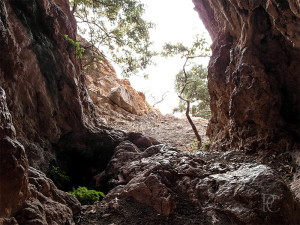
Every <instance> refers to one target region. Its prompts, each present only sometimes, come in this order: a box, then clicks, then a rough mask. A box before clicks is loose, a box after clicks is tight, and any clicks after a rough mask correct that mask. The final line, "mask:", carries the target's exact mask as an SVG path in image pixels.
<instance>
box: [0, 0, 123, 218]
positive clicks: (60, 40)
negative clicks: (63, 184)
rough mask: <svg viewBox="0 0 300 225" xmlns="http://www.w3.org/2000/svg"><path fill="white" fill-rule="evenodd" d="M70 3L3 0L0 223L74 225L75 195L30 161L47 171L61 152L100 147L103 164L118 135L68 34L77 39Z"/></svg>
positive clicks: (0, 20) (0, 33) (0, 16)
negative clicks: (99, 110) (102, 116)
mask: <svg viewBox="0 0 300 225" xmlns="http://www.w3.org/2000/svg"><path fill="white" fill-rule="evenodd" d="M69 8H70V7H69V3H68V1H65V0H54V1H52V0H51V1H50V0H45V1H36V0H32V1H27V0H17V1H14V0H4V1H0V46H1V51H0V86H1V88H0V184H1V185H0V218H1V219H0V224H1V223H5V224H7V223H10V224H16V223H17V222H19V223H21V224H47V223H48V224H72V223H73V214H74V213H77V212H78V210H79V209H80V204H79V203H78V201H77V200H75V199H74V198H73V197H72V196H70V195H69V194H67V193H64V192H62V191H59V190H58V189H57V188H56V187H55V185H54V184H53V182H52V181H50V180H49V179H48V178H46V177H45V175H44V174H43V173H41V172H39V171H35V170H34V169H32V168H31V169H30V170H29V172H28V167H29V166H33V167H34V168H35V169H39V170H42V171H44V172H47V171H48V169H49V164H50V161H51V160H52V161H53V160H56V161H59V159H58V158H57V155H59V154H58V153H61V155H64V154H63V152H64V151H66V152H68V151H72V152H73V155H76V154H74V152H77V151H80V150H82V151H83V152H85V153H86V154H88V155H89V153H88V152H89V151H98V156H99V155H101V154H102V153H103V155H102V157H100V156H99V160H98V161H97V165H100V167H101V166H102V167H105V165H106V164H105V163H106V162H108V161H109V159H110V157H111V155H112V154H113V149H114V148H115V146H116V145H117V144H118V143H120V142H121V141H122V140H123V139H122V133H120V132H119V133H118V132H112V131H110V130H109V129H108V128H107V127H105V126H103V124H102V123H101V122H100V120H99V117H98V116H97V114H96V112H95V108H94V105H93V102H92V100H91V99H90V97H89V95H88V92H87V89H86V86H85V81H84V76H82V75H81V74H80V67H79V62H78V60H77V59H76V54H75V49H74V48H73V47H72V45H71V44H70V43H69V42H68V41H66V40H65V35H68V36H69V37H70V38H72V39H74V40H75V39H76V37H75V34H76V22H75V19H74V17H73V16H72V15H71V13H70V10H69ZM3 90H4V91H3ZM5 93H6V94H5ZM102 128H103V129H105V130H102ZM93 139H96V141H95V140H93ZM119 139H120V140H119ZM95 149H96V150H95ZM85 150H86V151H85ZM25 153H26V154H25ZM65 163H66V164H68V163H69V162H68V161H66V162H65ZM95 164H96V163H95ZM80 166H82V164H77V167H80ZM28 174H29V175H28ZM10 217H11V218H10ZM3 218H4V219H3Z"/></svg>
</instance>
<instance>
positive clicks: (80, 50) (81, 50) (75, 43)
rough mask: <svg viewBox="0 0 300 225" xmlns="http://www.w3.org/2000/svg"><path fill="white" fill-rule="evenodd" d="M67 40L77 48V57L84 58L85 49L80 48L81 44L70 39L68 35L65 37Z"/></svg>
mask: <svg viewBox="0 0 300 225" xmlns="http://www.w3.org/2000/svg"><path fill="white" fill-rule="evenodd" d="M65 39H66V40H67V41H68V42H69V43H70V44H71V45H72V46H73V47H74V48H75V53H76V57H77V58H78V59H81V58H82V53H83V52H84V51H85V49H84V48H81V47H80V44H79V43H78V42H76V41H74V40H73V39H72V38H70V37H69V36H68V35H65Z"/></svg>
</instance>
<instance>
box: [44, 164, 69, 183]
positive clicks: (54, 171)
mask: <svg viewBox="0 0 300 225" xmlns="http://www.w3.org/2000/svg"><path fill="white" fill-rule="evenodd" d="M49 174H50V176H52V177H56V178H59V179H62V180H66V181H68V180H70V178H69V176H67V175H66V174H65V172H64V171H62V170H61V169H60V168H59V167H58V166H54V165H52V166H51V168H50V171H49Z"/></svg>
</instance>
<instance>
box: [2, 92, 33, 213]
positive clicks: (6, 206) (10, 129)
mask: <svg viewBox="0 0 300 225" xmlns="http://www.w3.org/2000/svg"><path fill="white" fill-rule="evenodd" d="M0 166H1V167H0V218H1V217H10V216H11V215H12V214H13V213H15V212H16V211H17V210H18V209H19V208H20V207H21V205H22V204H23V203H24V201H25V199H26V198H28V196H29V185H28V175H27V169H28V160H27V157H26V155H25V150H24V147H23V146H22V145H21V144H20V143H19V142H18V141H17V140H16V133H15V128H14V126H13V124H12V120H11V115H10V113H9V111H8V108H7V105H6V95H5V92H4V90H3V89H2V88H1V87H0Z"/></svg>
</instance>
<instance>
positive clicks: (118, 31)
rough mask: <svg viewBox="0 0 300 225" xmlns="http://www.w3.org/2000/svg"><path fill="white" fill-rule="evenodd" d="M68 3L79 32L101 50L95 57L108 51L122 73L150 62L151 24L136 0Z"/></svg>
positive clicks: (127, 74)
mask: <svg viewBox="0 0 300 225" xmlns="http://www.w3.org/2000/svg"><path fill="white" fill-rule="evenodd" d="M70 5H71V8H72V9H71V10H72V12H73V14H74V16H75V17H76V20H77V23H78V24H79V25H80V26H79V27H78V30H79V34H81V35H83V36H85V38H87V37H89V38H88V39H87V41H88V42H89V43H90V47H97V48H98V49H99V50H100V52H101V55H100V57H99V56H98V58H97V60H99V61H101V60H105V59H108V58H109V57H108V56H107V55H106V54H105V53H104V52H110V55H111V58H110V60H112V61H114V62H115V63H117V64H118V65H120V66H121V67H122V74H123V75H124V76H125V77H128V76H130V75H132V74H136V73H137V72H138V71H140V70H143V69H145V68H146V67H147V66H149V65H151V64H152V63H153V62H152V57H153V56H154V55H156V53H155V52H153V51H151V45H152V43H151V41H150V36H149V30H150V29H151V28H153V27H154V25H153V24H152V23H150V22H148V21H145V20H144V19H143V18H142V16H143V14H144V11H145V10H144V5H143V4H141V3H140V2H139V0H70ZM88 47H89V46H87V47H86V48H88Z"/></svg>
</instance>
